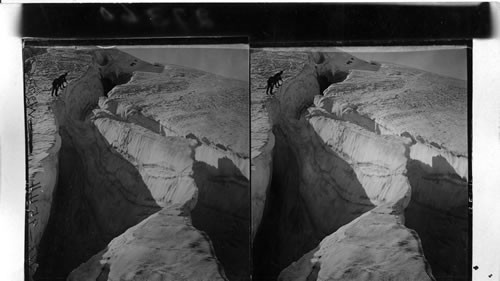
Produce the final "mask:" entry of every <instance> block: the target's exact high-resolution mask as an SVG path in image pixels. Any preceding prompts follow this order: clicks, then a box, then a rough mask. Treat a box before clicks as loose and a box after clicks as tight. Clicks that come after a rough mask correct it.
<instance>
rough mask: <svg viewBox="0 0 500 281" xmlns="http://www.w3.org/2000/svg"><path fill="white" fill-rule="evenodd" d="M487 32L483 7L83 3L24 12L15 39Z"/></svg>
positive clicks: (260, 39) (256, 39)
mask: <svg viewBox="0 0 500 281" xmlns="http://www.w3.org/2000/svg"><path fill="white" fill-rule="evenodd" d="M130 14H133V15H134V17H133V18H134V20H133V21H131V20H127V18H130V17H127V16H128V15H130ZM152 14H154V15H153V16H151V15H152ZM107 15H108V16H107ZM109 15H112V17H111V18H110V16H109ZM202 19H203V20H202ZM207 22H208V24H207ZM491 29H492V27H491V15H490V4H489V3H488V2H482V3H474V2H472V3H455V4H436V3H428V4H415V3H407V4H405V3H377V4H373V3H371V4H368V3H364V4H361V3H239V4H236V3H216V4H214V3H211V4H210V3H197V4H196V3H134V4H125V3H121V4H106V3H90V4H24V5H22V10H21V21H20V25H19V30H18V32H19V33H20V35H21V36H22V37H52V38H54V37H56V38H57V37H59V38H124V37H146V36H147V37H157V36H188V37H193V36H206V35H214V34H216V35H219V36H235V35H236V36H238V35H247V36H249V37H250V42H251V43H267V44H274V43H275V42H287V43H291V42H306V41H310V42H313V41H319V42H321V41H336V40H340V41H350V40H386V41H391V40H396V41H400V40H412V39H415V40H426V39H472V38H486V37H490V36H491V34H492V32H491Z"/></svg>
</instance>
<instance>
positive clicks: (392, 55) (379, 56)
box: [345, 48, 467, 80]
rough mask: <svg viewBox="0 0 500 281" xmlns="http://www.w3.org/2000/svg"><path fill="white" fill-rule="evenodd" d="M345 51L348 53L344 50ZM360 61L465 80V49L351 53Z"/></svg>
mask: <svg viewBox="0 0 500 281" xmlns="http://www.w3.org/2000/svg"><path fill="white" fill-rule="evenodd" d="M345 51H348V49H347V48H346V49H345ZM352 54H353V55H355V56H357V57H358V58H360V59H365V60H375V61H379V62H389V63H396V64H400V65H406V66H409V67H413V68H418V69H422V70H426V71H429V72H433V73H437V74H441V75H444V76H448V77H453V78H458V79H462V80H467V53H466V49H465V48H450V49H438V50H417V51H411V50H409V51H394V52H393V51H390V52H377V50H376V49H375V50H374V51H373V52H354V51H353V52H352Z"/></svg>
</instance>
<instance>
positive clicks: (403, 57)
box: [120, 45, 467, 81]
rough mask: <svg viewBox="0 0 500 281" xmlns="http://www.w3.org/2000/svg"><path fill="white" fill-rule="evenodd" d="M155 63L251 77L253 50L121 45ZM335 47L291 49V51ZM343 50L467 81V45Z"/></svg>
mask: <svg viewBox="0 0 500 281" xmlns="http://www.w3.org/2000/svg"><path fill="white" fill-rule="evenodd" d="M120 49H122V50H124V51H126V52H128V53H130V54H132V55H134V56H136V57H138V58H140V59H143V60H145V61H148V62H151V63H154V62H159V63H164V64H177V65H182V66H187V67H192V68H196V69H200V70H204V71H207V72H211V73H215V74H219V75H222V76H225V77H229V78H235V79H240V80H244V81H248V80H249V73H248V71H249V65H248V64H249V58H248V56H249V51H248V48H247V46H246V45H219V46H218V45H212V46H211V45H204V46H196V47H193V46H165V47H163V46H158V47H143V48H141V47H133V48H129V47H127V48H120ZM298 49H301V50H304V49H308V50H320V51H332V50H334V49H332V48H290V49H288V50H289V51H297V50H298ZM339 49H341V50H343V51H346V52H349V53H352V54H353V55H355V56H357V57H359V58H361V59H365V60H374V61H379V62H388V63H396V64H400V65H405V66H409V67H413V68H418V69H422V70H425V71H429V72H433V73H437V74H441V75H444V76H448V77H453V78H458V79H462V80H467V56H466V48H465V47H457V46H442V47H342V48H339Z"/></svg>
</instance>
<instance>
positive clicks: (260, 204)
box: [250, 42, 472, 281]
mask: <svg viewBox="0 0 500 281" xmlns="http://www.w3.org/2000/svg"><path fill="white" fill-rule="evenodd" d="M470 54H471V45H470V44H469V43H467V42H465V43H463V44H452V45H449V44H448V45H425V46H424V45H421V46H353V47H351V46H341V47H293V48H281V47H279V48H278V47H265V48H253V49H251V52H250V76H251V162H252V171H251V188H252V194H251V196H252V233H251V239H252V240H251V241H252V250H253V255H252V256H253V276H252V277H253V280H282V281H285V280H286V281H288V280H304V281H306V280H468V279H469V276H470V268H471V259H470V258H471V256H470V253H471V231H472V229H471V219H470V218H471V185H470V174H471V172H470V136H469V134H470V124H469V123H468V120H469V117H470V110H469V108H470V106H471V100H472V98H471V88H470V77H471V74H470V69H471V65H470Z"/></svg>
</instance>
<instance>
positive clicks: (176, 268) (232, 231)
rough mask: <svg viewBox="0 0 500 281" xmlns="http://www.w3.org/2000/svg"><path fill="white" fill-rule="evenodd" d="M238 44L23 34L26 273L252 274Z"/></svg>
mask: <svg viewBox="0 0 500 281" xmlns="http://www.w3.org/2000/svg"><path fill="white" fill-rule="evenodd" d="M245 40H247V39H245V38H231V39H230V40H223V41H224V42H218V40H212V39H210V40H198V41H197V40H192V39H191V40H183V41H182V40H181V41H182V42H179V40H177V41H171V40H170V41H169V40H163V42H161V43H159V44H158V42H156V41H155V42H154V43H151V41H148V40H119V39H114V40H106V41H105V42H102V41H71V40H69V41H61V40H59V41H57V40H53V41H50V40H49V41H47V40H39V39H36V38H34V39H26V40H24V41H23V62H24V95H25V96H24V98H25V128H26V130H25V132H26V153H27V155H26V161H27V162H26V163H27V164H26V169H27V170H26V179H27V195H26V243H25V269H26V274H25V276H26V277H25V280H89V279H92V280H108V278H110V279H113V280H115V279H116V280H122V279H126V280H132V279H134V280H135V278H139V279H141V280H166V279H169V280H170V279H172V280H174V279H176V280H198V279H199V280H201V279H203V280H227V279H229V280H249V279H250V239H249V237H250V235H249V233H250V185H249V178H250V175H249V174H250V162H249V154H250V153H249V151H250V145H249V140H250V129H249V128H250V120H249V119H250V117H249V113H250V108H249V47H248V44H247V42H246V41H245ZM192 41H197V42H196V43H194V44H193V43H192Z"/></svg>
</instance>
